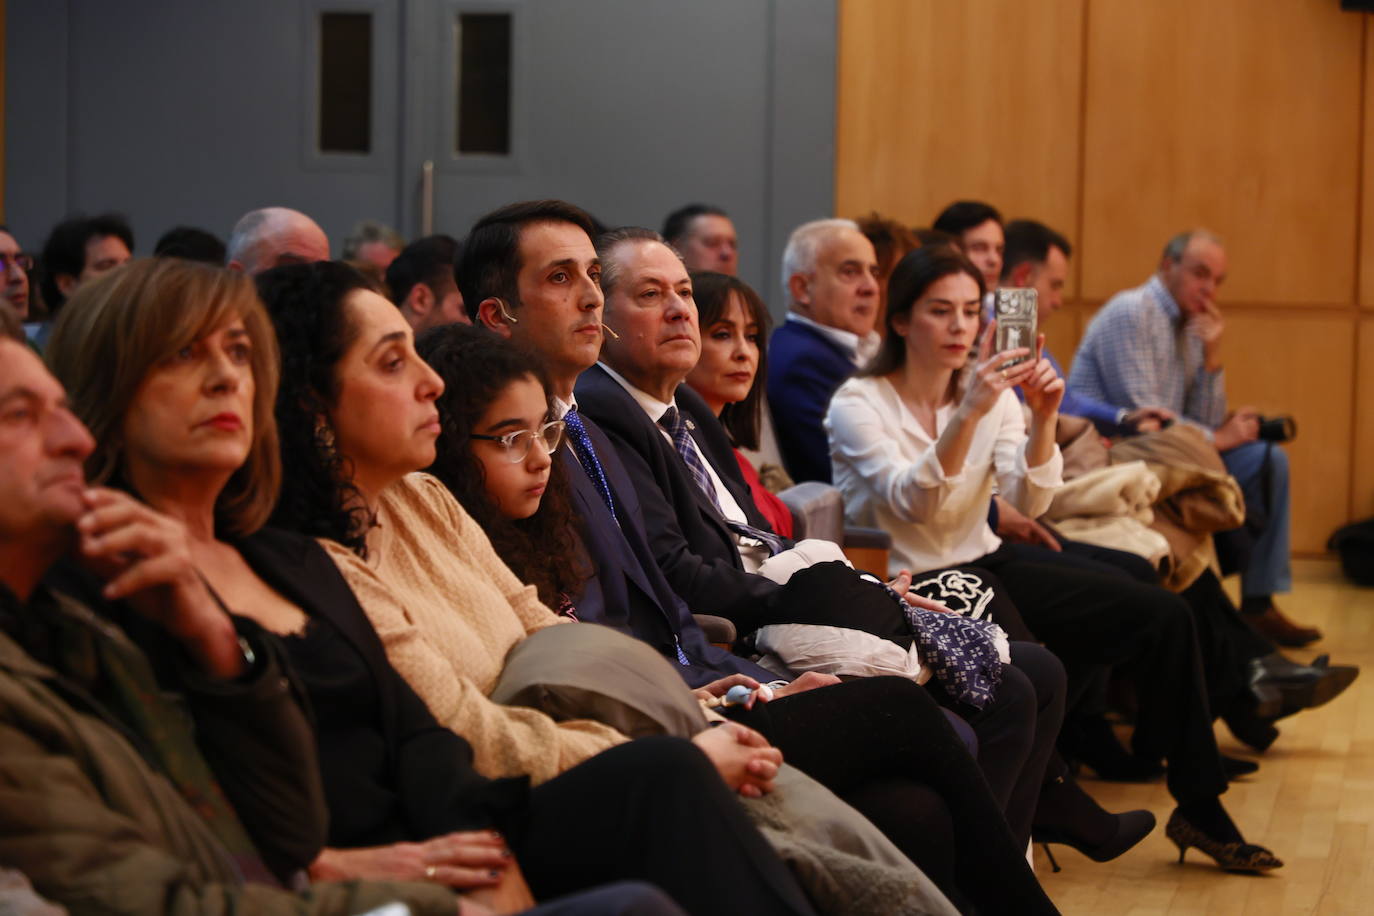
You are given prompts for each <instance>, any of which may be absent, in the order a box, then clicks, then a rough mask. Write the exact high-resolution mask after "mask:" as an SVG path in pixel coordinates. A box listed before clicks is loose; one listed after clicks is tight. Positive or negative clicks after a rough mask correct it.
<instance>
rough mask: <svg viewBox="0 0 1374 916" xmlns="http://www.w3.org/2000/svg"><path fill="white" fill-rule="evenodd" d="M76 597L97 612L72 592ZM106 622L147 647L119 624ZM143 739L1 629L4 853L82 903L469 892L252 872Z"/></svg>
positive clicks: (449, 905)
mask: <svg viewBox="0 0 1374 916" xmlns="http://www.w3.org/2000/svg"><path fill="white" fill-rule="evenodd" d="M63 610H64V611H65V612H68V613H73V614H77V615H80V614H82V613H83V612H84V613H85V614H89V612H88V611H84V609H83V608H80V607H79V606H74V605H72V604H71V603H69V602H64V603H63ZM92 617H93V615H92ZM101 629H102V631H103V632H104V633H105V635H106V636H107V637H108V638H112V639H120V640H123V648H124V649H126V650H130V649H131V650H133V651H134V652H138V650H137V649H136V648H134V647H133V644H132V643H129V642H128V641H127V640H126V639H124V637H123V636H122V634H121V633H120V631H118V630H115V629H113V628H109V627H101ZM279 679H280V678H279V677H278V680H279ZM249 705H250V706H251V704H249ZM136 741H138V738H137V736H132V740H131V736H130V735H129V729H128V727H127V726H126V725H125V724H123V723H121V722H120V721H118V720H117V719H115V718H114V717H113V716H111V715H109V714H108V713H104V712H103V711H102V710H101V709H100V707H99V705H98V704H95V705H92V706H88V704H86V703H84V702H82V701H81V699H80V697H77V696H75V695H74V693H73V691H72V689H71V688H70V686H69V682H68V681H67V680H66V679H65V678H63V677H62V676H60V675H59V674H58V673H57V672H56V671H55V670H53V669H52V668H50V667H48V666H46V665H44V664H42V663H40V662H39V661H38V660H37V659H35V658H34V657H32V656H31V655H29V654H28V653H27V652H25V651H24V649H23V648H22V647H21V646H20V645H19V644H18V643H16V642H15V641H14V640H13V639H12V638H11V637H10V636H9V635H8V634H6V633H4V632H3V631H0V862H4V863H6V864H7V865H8V866H9V867H12V868H16V869H18V870H19V871H21V872H23V873H24V874H26V875H27V876H28V878H29V880H30V881H32V883H33V886H34V888H35V889H36V890H37V891H38V892H39V893H40V894H42V895H43V896H44V897H47V898H48V899H50V900H52V901H54V902H56V903H60V904H63V905H65V906H66V907H68V908H69V909H70V910H71V911H72V912H73V913H78V914H79V913H129V914H154V913H159V914H168V916H173V914H176V916H180V914H188V916H189V914H207V916H208V914H220V913H224V914H228V913H262V914H269V916H271V914H287V913H290V914H319V916H326V914H351V913H361V912H364V911H366V910H369V909H372V908H375V907H377V906H380V905H382V904H383V903H386V902H389V901H393V900H395V901H401V902H404V903H406V904H408V905H409V906H410V908H411V910H412V912H414V913H416V914H429V913H435V914H440V913H442V914H452V913H454V912H455V911H456V908H457V904H456V898H455V897H454V896H453V895H452V894H451V893H450V892H449V891H447V890H445V889H443V888H440V887H438V886H436V885H430V884H403V883H383V882H348V883H337V884H332V883H331V884H317V885H314V886H312V887H310V888H309V889H308V890H306V891H305V892H303V893H300V894H295V893H291V892H289V891H286V890H283V889H281V888H279V887H275V886H273V885H270V884H266V883H263V884H255V883H247V882H245V881H244V880H243V879H242V877H241V871H240V868H239V864H238V863H237V862H236V860H235V858H234V857H233V856H231V855H230V853H229V851H228V850H227V849H226V848H225V846H224V844H223V843H222V842H221V840H220V836H219V835H217V833H216V832H215V831H214V830H212V829H211V828H210V826H209V825H208V824H207V822H206V821H205V820H204V819H203V818H202V817H201V816H200V815H198V814H197V813H196V811H195V810H193V809H192V807H191V805H190V804H189V803H188V802H187V801H186V799H185V797H184V796H183V794H182V793H181V792H179V791H178V790H177V788H176V787H175V786H174V785H173V784H172V782H171V781H170V780H169V779H168V778H166V776H164V775H163V773H162V772H160V771H158V770H157V769H155V768H154V767H153V766H152V765H151V764H150V763H149V762H148V760H147V758H146V757H145V755H144V754H142V753H140V751H139V750H137V749H136V748H135V745H134V743H133V742H136ZM311 762H313V761H311ZM307 765H309V764H308V763H307Z"/></svg>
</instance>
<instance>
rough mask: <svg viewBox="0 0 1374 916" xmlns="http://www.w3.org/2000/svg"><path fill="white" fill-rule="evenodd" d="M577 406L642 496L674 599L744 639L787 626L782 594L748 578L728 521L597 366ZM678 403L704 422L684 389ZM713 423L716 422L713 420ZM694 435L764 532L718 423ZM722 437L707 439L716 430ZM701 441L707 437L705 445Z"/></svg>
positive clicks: (580, 388)
mask: <svg viewBox="0 0 1374 916" xmlns="http://www.w3.org/2000/svg"><path fill="white" fill-rule="evenodd" d="M576 394H577V403H578V405H579V409H580V410H581V412H582V413H583V414H584V415H586V416H589V417H591V418H592V419H594V420H595V421H596V422H597V423H598V424H600V426H601V428H602V429H603V430H604V431H605V433H606V435H607V436H608V437H609V438H610V440H611V442H612V443H613V444H614V445H615V448H616V451H617V453H618V454H619V456H620V459H621V462H622V463H623V464H624V466H625V470H626V471H627V472H628V475H629V477H630V479H631V480H632V481H633V483H634V488H635V491H636V493H637V494H638V498H639V504H640V507H641V509H642V511H643V516H644V522H645V528H646V530H647V531H648V533H649V545H650V547H651V548H652V549H653V554H654V559H655V561H656V562H657V564H658V567H659V569H660V570H662V572H663V574H664V576H665V577H666V579H667V581H668V583H669V584H670V585H671V586H672V589H673V591H674V592H676V593H677V594H678V595H680V596H681V597H682V599H683V600H684V601H686V602H687V605H688V607H690V608H692V610H694V611H696V612H698V613H702V614H718V615H720V616H722V617H727V618H729V619H730V620H731V621H733V622H734V624H735V626H736V628H738V630H739V631H740V633H742V634H744V633H752V632H753V631H754V630H757V629H758V628H759V627H761V626H764V625H765V624H769V623H787V622H789V620H790V619H794V618H790V617H789V615H788V614H787V613H786V609H785V608H775V607H774V602H775V600H776V598H777V595H778V592H779V591H780V587H779V586H778V585H777V584H776V583H774V582H772V581H771V580H769V579H766V578H764V577H763V576H758V575H754V574H752V573H748V572H745V571H744V566H743V564H742V563H741V561H740V556H739V549H738V547H737V546H736V543H735V536H734V534H733V533H731V531H730V530H729V529H728V528H727V527H726V526H725V519H724V518H722V517H721V515H720V512H719V511H717V509H716V507H715V506H714V505H713V504H712V503H711V501H710V499H709V498H708V497H707V496H706V494H705V493H702V492H701V490H700V488H699V487H697V485H696V482H695V481H694V480H692V475H691V472H690V471H688V469H687V465H686V464H684V463H683V461H682V457H681V456H680V455H678V453H677V450H676V449H674V448H673V446H672V444H671V443H669V442H668V440H667V439H666V438H664V436H663V433H662V431H661V430H660V428H659V427H658V426H657V425H656V424H655V423H654V422H653V421H651V420H650V419H649V418H648V416H647V415H646V414H645V413H644V410H643V409H642V408H641V407H640V406H639V404H638V403H637V402H636V401H635V399H634V398H632V397H631V396H630V393H629V392H627V391H626V390H625V389H624V388H623V387H621V385H620V383H619V382H617V381H616V380H615V379H613V378H611V376H610V375H608V374H607V373H606V371H605V370H604V369H602V368H601V367H600V366H593V367H592V368H590V369H588V370H587V371H586V372H584V373H582V375H581V377H580V378H579V379H578V380H577V387H576ZM677 403H678V406H679V408H680V409H682V410H683V412H684V413H685V414H687V415H688V416H691V417H699V416H700V413H701V411H703V410H704V411H706V413H707V415H708V416H709V409H708V408H706V406H705V404H703V403H701V399H700V398H699V397H698V396H697V395H696V393H695V392H693V391H691V390H690V389H688V388H686V387H685V386H682V387H679V388H678V392H677ZM712 420H713V421H714V417H712ZM694 422H695V425H696V427H697V428H696V430H695V431H694V433H693V435H694V436H696V437H697V441H698V442H703V441H705V442H706V444H705V445H703V451H704V452H705V453H706V456H707V460H709V461H711V463H712V465H713V466H714V467H715V469H716V473H717V474H719V475H720V476H721V479H722V480H723V481H725V484H726V487H727V488H729V489H730V491H731V493H732V494H734V495H735V497H736V500H737V501H738V502H739V504H740V505H741V506H742V507H744V511H745V513H746V514H747V515H748V516H749V518H750V519H751V523H757V524H758V526H759V527H761V528H766V527H767V525H768V523H767V522H766V521H765V520H764V519H763V516H762V514H761V513H759V511H758V508H757V507H756V506H755V505H754V501H753V498H752V497H751V496H750V495H749V491H748V487H747V485H745V484H744V477H743V475H742V474H741V473H740V472H739V467H738V465H737V464H736V463H735V459H734V457H733V455H730V457H729V462H728V464H726V463H725V461H724V456H723V455H722V454H721V442H723V443H724V448H725V450H726V453H728V451H729V443H728V441H725V438H724V436H725V434H724V431H723V430H721V429H720V426H719V422H718V421H716V422H712V423H706V422H700V421H697V420H694ZM712 430H715V431H717V432H718V433H719V435H720V441H719V442H712V441H711V440H710V438H709V437H710V434H711V431H712ZM703 436H706V437H707V438H706V439H705V440H703V438H702V437H703Z"/></svg>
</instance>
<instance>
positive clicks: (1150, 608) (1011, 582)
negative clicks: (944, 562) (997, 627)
mask: <svg viewBox="0 0 1374 916" xmlns="http://www.w3.org/2000/svg"><path fill="white" fill-rule="evenodd" d="M971 565H973V566H977V567H979V568H981V569H983V570H985V571H987V572H989V573H991V574H992V575H993V576H994V577H995V579H996V580H997V581H996V582H994V583H992V584H993V587H994V589H995V590H996V592H997V597H995V598H994V599H993V601H994V604H998V603H1001V602H1004V601H1008V600H1009V601H1010V603H1012V604H1014V605H1015V610H1016V611H1019V612H1020V616H1021V617H1022V618H1023V619H1024V621H1025V623H1026V625H1027V626H1028V627H1029V628H1030V630H1031V631H1032V632H1033V633H1034V634H1035V635H1036V636H1037V637H1039V639H1040V640H1041V641H1043V642H1044V643H1045V645H1046V646H1047V647H1048V648H1049V649H1050V650H1052V651H1053V652H1054V654H1055V655H1057V656H1059V658H1060V660H1062V661H1063V663H1064V668H1065V670H1066V671H1067V673H1068V678H1069V682H1070V684H1073V683H1074V682H1075V681H1076V680H1078V681H1080V683H1081V679H1082V678H1090V677H1092V676H1093V673H1094V672H1096V671H1098V670H1100V667H1101V666H1102V665H1110V666H1114V667H1117V668H1118V669H1119V670H1121V671H1122V673H1124V674H1126V675H1127V676H1129V677H1131V678H1132V680H1133V681H1134V682H1135V684H1136V688H1137V690H1136V692H1137V695H1138V698H1139V704H1140V709H1139V714H1138V716H1137V721H1136V730H1135V735H1134V738H1133V748H1134V750H1135V752H1136V753H1137V754H1139V755H1140V756H1142V757H1146V758H1149V759H1156V760H1157V759H1161V758H1163V759H1166V760H1167V761H1168V764H1169V770H1168V785H1169V791H1170V793H1171V794H1172V795H1173V796H1174V798H1175V799H1177V800H1178V801H1179V802H1180V803H1181V804H1183V803H1188V802H1196V801H1204V800H1207V799H1210V798H1215V797H1217V796H1219V795H1221V794H1222V793H1223V792H1225V791H1226V777H1225V775H1224V774H1223V773H1222V769H1221V757H1220V754H1219V752H1218V751H1217V744H1216V738H1215V737H1214V736H1213V734H1212V713H1211V709H1210V707H1209V705H1208V701H1207V688H1206V681H1205V679H1204V677H1203V673H1202V663H1201V656H1200V651H1199V649H1198V641H1197V634H1196V632H1195V630H1194V626H1193V617H1192V612H1191V611H1190V610H1189V608H1188V605H1187V604H1186V603H1185V602H1184V601H1183V600H1182V599H1181V598H1179V597H1178V596H1177V595H1174V594H1172V593H1171V592H1169V591H1167V590H1165V589H1163V588H1159V587H1157V586H1148V585H1143V584H1139V583H1136V582H1133V581H1128V580H1127V579H1126V578H1125V577H1124V576H1121V575H1119V574H1115V573H1106V572H1102V571H1098V570H1093V569H1085V568H1084V567H1083V563H1082V562H1081V560H1080V559H1079V558H1074V557H1069V558H1066V557H1065V556H1064V555H1063V554H1062V553H1055V552H1054V551H1052V550H1047V549H1045V548H1043V547H1035V546H1030V545H1025V544H1009V543H1003V544H1002V546H1001V547H999V548H998V549H997V550H996V551H994V552H993V553H990V554H988V555H987V556H984V557H981V558H979V559H977V560H975V561H973V563H972V564H971ZM999 583H1000V585H1001V587H1000V588H998V587H997V586H998V584H999ZM999 613H1001V611H1000V610H999V611H994V614H993V618H994V619H998V614H999ZM1006 613H1008V614H1014V613H1015V611H1011V610H1007V611H1006ZM1070 692H1071V693H1073V692H1074V689H1073V687H1070Z"/></svg>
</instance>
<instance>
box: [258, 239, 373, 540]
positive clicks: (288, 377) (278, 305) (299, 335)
mask: <svg viewBox="0 0 1374 916" xmlns="http://www.w3.org/2000/svg"><path fill="white" fill-rule="evenodd" d="M359 289H367V290H372V291H373V292H376V288H375V287H374V286H373V285H372V284H371V283H370V282H369V281H368V280H367V278H366V277H364V276H363V275H362V274H360V273H359V272H358V271H356V270H354V269H353V268H352V267H349V266H348V265H347V264H345V263H343V262H342V261H320V262H318V263H316V264H291V265H288V266H285V267H277V268H274V269H272V270H268V271H265V272H263V273H262V274H260V275H259V276H258V295H260V296H261V297H262V301H263V303H264V304H265V305H266V306H267V312H268V314H269V315H271V316H272V324H273V326H274V327H275V328H276V331H277V342H278V345H279V346H280V348H281V361H282V366H281V385H280V387H279V388H278V389H277V407H276V414H277V429H278V430H279V435H280V439H281V455H282V488H281V499H280V500H279V501H278V502H277V508H276V511H275V512H273V514H272V518H271V520H270V521H269V524H271V525H275V526H277V527H279V528H287V529H289V530H292V531H299V532H301V533H302V534H308V535H311V536H312V537H325V538H329V539H330V540H333V541H338V542H339V543H340V544H343V545H344V546H345V547H348V548H349V549H351V550H353V551H354V552H356V553H357V554H358V555H359V556H366V553H367V545H366V540H365V538H366V536H367V531H368V529H369V528H370V527H371V526H372V518H371V516H370V514H369V513H368V511H367V508H366V507H365V506H364V505H363V501H362V496H361V494H360V493H359V492H358V488H357V487H355V486H354V485H353V468H352V467H351V465H350V463H349V462H348V461H347V459H345V458H344V457H343V456H341V455H340V454H339V453H338V452H337V451H335V450H334V443H333V438H334V434H333V431H332V430H331V429H330V428H329V425H328V423H326V422H323V420H322V418H323V417H324V415H325V413H326V411H327V410H328V409H329V408H330V407H332V406H333V405H334V403H335V401H336V400H337V398H338V393H339V390H338V379H337V378H336V377H335V373H334V367H335V366H337V365H338V363H339V360H340V359H342V358H343V355H344V352H345V351H346V350H347V349H348V347H349V345H350V344H351V343H352V342H353V340H354V338H355V337H356V336H357V329H356V328H355V327H353V326H352V325H351V324H350V323H349V321H348V319H347V314H346V309H345V308H344V300H345V299H347V298H348V294H349V293H351V292H353V291H354V290H359Z"/></svg>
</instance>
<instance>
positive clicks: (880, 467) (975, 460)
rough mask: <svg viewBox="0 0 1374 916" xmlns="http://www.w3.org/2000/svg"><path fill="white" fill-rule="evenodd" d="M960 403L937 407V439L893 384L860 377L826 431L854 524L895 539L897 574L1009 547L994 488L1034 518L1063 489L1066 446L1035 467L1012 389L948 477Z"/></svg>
mask: <svg viewBox="0 0 1374 916" xmlns="http://www.w3.org/2000/svg"><path fill="white" fill-rule="evenodd" d="M956 407H957V405H955V404H949V405H946V406H944V407H941V408H940V409H939V410H937V411H936V413H935V427H936V435H935V437H934V438H932V437H931V436H930V434H929V433H927V432H926V431H925V429H924V428H923V427H922V426H921V424H920V423H919V422H918V421H917V420H916V417H915V416H914V415H913V414H912V413H911V410H910V409H909V408H908V407H907V406H906V404H905V403H904V402H903V401H902V398H901V395H899V394H898V393H897V389H896V388H894V387H893V385H892V383H891V382H889V381H887V380H886V379H883V378H852V379H850V380H849V381H847V382H845V383H844V384H843V385H841V386H840V389H839V391H837V392H835V397H834V399H833V400H832V401H831V402H830V410H829V411H828V412H827V414H826V417H825V429H826V432H827V433H828V434H829V436H830V463H831V467H832V468H833V470H834V482H835V486H836V487H838V488H839V490H840V493H841V495H842V496H843V497H844V505H845V514H846V516H847V517H848V518H849V520H850V521H851V522H852V523H854V524H856V525H864V526H867V527H871V528H882V529H883V530H885V531H887V532H889V533H890V534H891V535H892V556H891V568H890V570H889V572H893V573H895V572H896V571H897V570H899V569H902V568H906V569H910V570H911V571H912V572H924V571H925V570H930V569H938V568H940V567H944V566H953V565H956V564H960V563H967V562H969V561H971V560H975V559H977V558H979V557H981V556H984V555H985V554H989V553H991V552H992V551H994V550H996V549H997V548H998V547H999V546H1000V545H1001V543H1002V541H1001V539H1000V538H998V537H997V535H996V534H994V533H993V531H992V528H990V527H989V526H988V503H989V501H990V500H991V498H992V492H993V485H994V483H995V484H996V485H997V487H998V491H999V492H1000V493H1001V495H1002V498H1004V499H1006V500H1007V501H1008V502H1010V503H1011V504H1012V505H1014V506H1016V507H1017V508H1018V509H1020V510H1021V511H1022V512H1024V513H1026V514H1027V515H1029V516H1030V517H1031V518H1035V517H1037V516H1039V515H1041V514H1042V513H1044V511H1045V510H1046V509H1047V508H1049V504H1050V500H1051V499H1052V498H1053V497H1054V491H1055V490H1057V489H1058V488H1059V487H1061V486H1063V482H1064V481H1063V477H1062V473H1063V468H1064V459H1063V456H1061V455H1060V454H1059V447H1058V446H1055V449H1054V454H1053V455H1052V456H1051V457H1050V460H1048V461H1046V462H1045V463H1044V464H1042V465H1040V466H1039V467H1036V468H1028V467H1027V466H1026V442H1027V440H1026V422H1025V418H1024V417H1023V415H1022V413H1021V403H1020V402H1019V401H1018V400H1017V399H1016V395H1015V394H1013V393H1012V392H1011V391H1010V390H1008V391H1004V392H1002V394H1001V395H1000V396H999V397H998V399H997V402H996V403H995V404H994V405H993V407H992V410H990V411H988V413H987V415H986V416H984V417H983V419H982V420H981V421H979V423H978V427H977V429H976V430H975V431H974V434H973V443H972V444H971V445H970V446H969V451H968V457H967V458H966V459H965V461H964V467H963V469H962V470H960V471H959V472H958V473H957V474H946V473H945V471H944V468H943V467H941V465H940V459H939V457H938V456H937V455H936V453H935V443H936V441H937V440H938V438H939V435H940V433H942V432H943V431H944V429H945V427H946V426H948V425H949V421H950V417H951V416H952V415H953V413H954V411H955V409H956Z"/></svg>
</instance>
